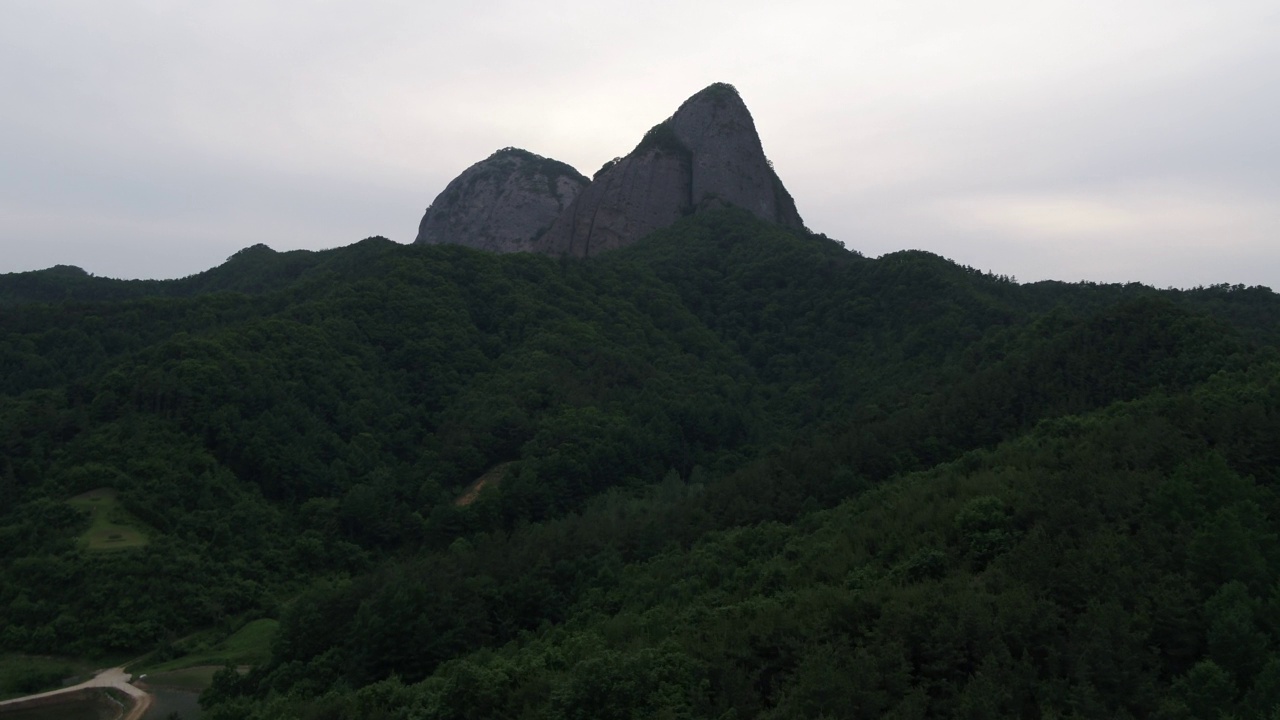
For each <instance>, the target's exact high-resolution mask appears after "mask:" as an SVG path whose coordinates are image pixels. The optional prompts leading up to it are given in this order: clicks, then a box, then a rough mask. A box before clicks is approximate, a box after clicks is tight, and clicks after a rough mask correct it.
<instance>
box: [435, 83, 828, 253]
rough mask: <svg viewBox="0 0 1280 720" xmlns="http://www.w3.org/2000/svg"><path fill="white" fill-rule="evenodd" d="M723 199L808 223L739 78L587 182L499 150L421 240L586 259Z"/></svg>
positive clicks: (470, 175)
mask: <svg viewBox="0 0 1280 720" xmlns="http://www.w3.org/2000/svg"><path fill="white" fill-rule="evenodd" d="M726 205H734V206H737V207H740V208H743V209H745V210H748V211H750V212H752V213H754V214H755V215H756V216H757V217H759V218H761V219H763V220H768V221H770V222H775V223H778V224H780V225H783V226H786V227H793V228H803V227H804V223H803V221H801V219H800V214H799V213H798V212H796V205H795V202H794V201H793V200H792V199H791V195H790V194H789V193H788V192H787V189H786V188H785V187H783V185H782V181H781V180H779V179H778V176H777V174H775V173H774V172H773V166H772V165H771V164H770V163H769V161H768V159H766V158H765V155H764V149H763V148H762V147H761V145H760V136H759V135H758V134H757V133H756V125H755V122H754V121H753V120H752V119H751V113H750V112H749V111H748V110H747V106H746V104H745V103H743V102H742V98H741V97H739V96H738V91H737V90H735V89H734V87H733V86H732V85H727V84H725V83H716V84H714V85H711V86H709V87H707V88H705V89H704V90H702V91H701V92H699V93H697V94H696V95H694V96H693V97H691V98H689V99H688V100H686V101H684V103H683V104H682V105H680V108H679V109H678V110H676V112H675V114H674V115H672V116H671V117H669V118H667V119H666V120H665V121H663V122H661V123H659V124H658V125H656V126H654V127H653V128H652V129H651V130H649V132H647V133H645V136H644V138H643V139H642V140H641V141H640V144H638V145H637V146H636V147H635V149H634V150H632V151H631V152H630V154H628V155H627V156H626V157H621V158H616V159H614V160H612V161H610V162H608V163H606V164H605V166H604V167H602V168H600V170H599V172H597V173H596V175H595V178H594V179H592V180H590V181H588V180H587V179H586V178H585V177H583V176H582V175H581V174H579V173H578V172H577V171H576V170H574V169H573V168H571V167H569V166H568V165H566V164H564V163H561V162H558V161H555V160H550V159H548V158H544V157H542V156H540V155H534V154H533V153H531V152H527V151H525V150H518V149H516V148H506V149H505V150H499V151H498V152H496V153H494V154H493V155H491V156H490V157H489V158H488V159H487V160H483V161H481V162H478V163H476V164H475V165H472V166H471V167H469V168H467V170H466V171H465V172H463V173H462V174H461V175H459V176H458V177H457V178H456V179H454V181H453V182H451V183H449V185H448V187H446V188H445V189H444V192H442V193H440V195H439V197H437V198H436V199H435V202H433V203H432V204H431V207H429V208H427V212H426V214H425V215H423V217H422V222H421V224H420V225H419V226H418V238H417V240H415V242H419V243H456V244H459V245H467V246H469V247H473V248H478V249H481V250H492V251H496V252H519V251H534V252H542V253H546V254H548V255H572V256H576V257H588V256H593V255H596V254H598V253H601V252H604V251H606V250H612V249H614V248H619V247H622V246H624V245H629V244H631V243H633V242H635V241H636V240H639V239H640V238H642V237H644V236H645V235H648V234H649V233H651V232H653V231H654V230H658V229H660V228H664V227H667V226H668V225H671V224H672V223H674V222H675V221H677V220H679V219H680V218H681V217H684V216H685V215H689V214H692V213H695V212H698V211H699V210H704V209H708V208H717V207H723V206H726Z"/></svg>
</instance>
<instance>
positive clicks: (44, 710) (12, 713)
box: [0, 693, 120, 720]
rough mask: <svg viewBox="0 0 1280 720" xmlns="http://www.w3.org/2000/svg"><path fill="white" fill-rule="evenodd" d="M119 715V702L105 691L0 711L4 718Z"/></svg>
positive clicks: (75, 719)
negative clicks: (42, 705) (53, 703)
mask: <svg viewBox="0 0 1280 720" xmlns="http://www.w3.org/2000/svg"><path fill="white" fill-rule="evenodd" d="M119 715H120V705H119V703H116V702H113V701H112V700H111V699H110V698H108V697H107V696H106V694H105V693H93V694H92V697H90V698H84V697H81V698H70V699H68V700H67V701H66V702H62V703H57V704H55V705H46V706H44V707H38V708H29V709H26V710H9V709H5V710H3V711H0V718H3V719H4V720H111V718H115V717H119Z"/></svg>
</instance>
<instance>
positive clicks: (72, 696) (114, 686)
mask: <svg viewBox="0 0 1280 720" xmlns="http://www.w3.org/2000/svg"><path fill="white" fill-rule="evenodd" d="M131 680H132V678H131V676H130V675H129V673H126V672H125V671H124V668H123V667H114V668H108V669H106V670H99V671H98V673H97V674H96V675H94V676H93V677H92V678H90V679H89V680H86V681H84V682H82V683H79V684H77V685H71V686H69V687H64V688H61V689H58V690H48V691H45V692H41V693H34V694H31V695H24V696H22V697H16V698H10V699H9V700H0V717H3V716H4V715H5V714H6V711H7V710H25V709H28V708H37V707H45V706H48V705H55V704H59V703H63V702H74V701H75V700H77V699H80V698H82V697H85V696H87V695H88V694H91V693H94V692H97V691H102V692H106V693H108V695H110V691H111V690H117V691H119V692H121V693H123V694H124V695H125V696H126V697H127V698H128V703H129V704H128V706H126V707H125V708H124V711H123V712H122V713H121V716H120V717H121V720H141V718H142V716H143V715H145V714H146V712H147V710H148V709H149V708H150V707H151V703H152V699H153V698H152V695H151V693H148V692H146V691H144V690H141V689H139V688H137V687H135V686H134V685H133V684H132V683H131Z"/></svg>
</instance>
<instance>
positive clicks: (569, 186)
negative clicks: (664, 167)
mask: <svg viewBox="0 0 1280 720" xmlns="http://www.w3.org/2000/svg"><path fill="white" fill-rule="evenodd" d="M588 182H589V181H588V180H587V178H586V177H584V176H583V175H582V174H581V173H579V172H578V171H577V170H574V169H573V168H572V167H569V166H568V165H566V164H564V163H562V162H558V161H556V160H551V159H548V158H544V157H542V156H540V155H535V154H533V153H531V152H527V151H525V150H519V149H517V148H506V149H503V150H499V151H498V152H496V153H494V154H493V155H490V156H489V157H488V158H487V159H485V160H481V161H480V162H478V163H476V164H475V165H472V166H471V167H469V168H467V169H466V170H464V171H463V173H462V174H461V175H459V176H458V177H456V178H454V180H453V182H451V183H449V184H448V186H446V187H445V189H444V191H443V192H441V193H440V195H439V196H437V197H436V199H435V201H434V202H432V203H431V206H430V207H428V208H427V211H426V213H425V214H424V215H423V216H422V222H421V223H420V224H419V225H418V237H417V239H416V240H414V242H416V243H432V244H436V243H454V244H458V245H466V246H468V247H473V248H477V249H480V250H491V251H494V252H518V251H522V250H532V249H533V242H534V240H535V239H537V238H538V237H539V236H540V235H541V234H542V233H543V232H544V231H546V230H547V228H548V227H549V226H550V225H551V223H552V222H553V221H554V220H555V219H556V218H557V217H558V216H559V215H560V214H561V213H562V212H564V211H565V210H566V209H567V208H568V207H569V205H570V203H572V201H573V199H574V198H575V197H577V195H578V193H579V192H581V190H582V189H583V188H584V187H586V186H587V184H588Z"/></svg>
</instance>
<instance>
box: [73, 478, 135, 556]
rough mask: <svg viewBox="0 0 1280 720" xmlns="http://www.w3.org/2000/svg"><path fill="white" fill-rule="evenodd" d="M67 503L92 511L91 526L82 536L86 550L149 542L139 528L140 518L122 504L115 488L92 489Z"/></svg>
mask: <svg viewBox="0 0 1280 720" xmlns="http://www.w3.org/2000/svg"><path fill="white" fill-rule="evenodd" d="M67 503H68V504H70V505H71V507H73V508H75V509H77V510H87V511H88V512H89V513H90V518H91V522H90V524H89V529H88V531H86V532H85V534H84V535H81V536H80V547H82V548H84V549H85V550H88V551H90V552H109V551H114V550H131V549H134V548H140V547H142V546H144V545H146V544H147V536H146V535H145V534H143V533H142V531H140V530H139V529H138V528H137V525H138V524H139V523H138V521H136V520H134V519H133V518H131V517H130V516H129V514H128V513H126V512H125V510H124V508H123V507H121V506H120V502H119V500H117V499H116V491H115V490H112V489H111V488H98V489H97V490H90V491H89V492H87V493H83V494H80V495H77V496H75V497H73V498H71V499H70V500H68V501H67Z"/></svg>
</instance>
